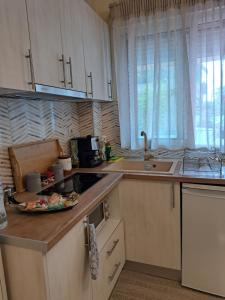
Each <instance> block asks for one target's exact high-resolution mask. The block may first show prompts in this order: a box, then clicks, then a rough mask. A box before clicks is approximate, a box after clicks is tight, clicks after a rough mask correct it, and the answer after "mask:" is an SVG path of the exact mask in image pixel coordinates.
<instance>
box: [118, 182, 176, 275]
mask: <svg viewBox="0 0 225 300" xmlns="http://www.w3.org/2000/svg"><path fill="white" fill-rule="evenodd" d="M120 199H121V209H122V215H123V218H124V223H125V245H126V246H125V248H126V259H127V260H130V261H134V262H139V263H144V264H149V265H155V266H159V267H165V268H170V269H176V270H180V268H181V263H180V260H181V258H180V256H181V248H180V243H181V237H180V187H179V184H173V183H171V182H157V181H149V180H146V181H141V180H132V179H125V180H123V181H122V183H121V185H120Z"/></svg>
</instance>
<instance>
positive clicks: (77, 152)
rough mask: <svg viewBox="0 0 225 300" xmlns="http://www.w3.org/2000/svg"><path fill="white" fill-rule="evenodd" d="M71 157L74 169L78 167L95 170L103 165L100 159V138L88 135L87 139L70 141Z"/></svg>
mask: <svg viewBox="0 0 225 300" xmlns="http://www.w3.org/2000/svg"><path fill="white" fill-rule="evenodd" d="M70 145H71V157H72V164H73V166H74V167H76V166H77V165H78V161H79V166H80V167H81V168H93V167H96V166H98V165H100V164H101V163H102V159H101V157H100V151H99V150H100V147H99V138H98V137H97V136H91V135H88V136H86V137H77V138H73V139H71V140H70Z"/></svg>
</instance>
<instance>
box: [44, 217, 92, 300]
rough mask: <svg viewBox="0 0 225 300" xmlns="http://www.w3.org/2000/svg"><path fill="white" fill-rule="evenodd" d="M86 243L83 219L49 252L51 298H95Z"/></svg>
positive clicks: (86, 299) (88, 299) (53, 299)
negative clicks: (93, 296)
mask: <svg viewBox="0 0 225 300" xmlns="http://www.w3.org/2000/svg"><path fill="white" fill-rule="evenodd" d="M85 243H86V241H85V225H84V222H83V220H82V221H80V222H79V223H78V224H76V225H75V226H74V227H73V228H72V229H71V230H70V231H69V232H68V233H67V234H66V235H65V236H64V237H63V238H62V239H61V240H60V241H59V242H58V243H57V244H56V245H55V246H54V247H53V248H52V249H51V250H50V251H49V252H48V253H47V259H46V262H47V274H48V284H49V291H50V299H51V300H62V299H66V300H74V299H79V300H91V299H92V289H91V279H90V272H89V265H88V249H87V247H86V246H85Z"/></svg>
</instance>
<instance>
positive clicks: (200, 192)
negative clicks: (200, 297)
mask: <svg viewBox="0 0 225 300" xmlns="http://www.w3.org/2000/svg"><path fill="white" fill-rule="evenodd" d="M182 285H183V286H186V287H190V288H193V289H197V290H200V291H204V292H208V293H211V294H215V295H219V296H223V297H224V296H225V187H223V186H211V185H197V184H183V186H182Z"/></svg>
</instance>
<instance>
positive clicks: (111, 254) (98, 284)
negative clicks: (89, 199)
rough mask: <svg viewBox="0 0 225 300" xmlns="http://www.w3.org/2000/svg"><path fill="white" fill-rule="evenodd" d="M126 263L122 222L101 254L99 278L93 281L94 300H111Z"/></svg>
mask: <svg viewBox="0 0 225 300" xmlns="http://www.w3.org/2000/svg"><path fill="white" fill-rule="evenodd" d="M124 263H125V251H124V230H123V222H120V224H119V225H118V226H117V228H116V229H115V231H114V232H113V234H112V235H111V237H110V238H109V240H108V241H107V243H106V244H105V246H104V247H103V249H102V250H101V252H100V268H99V276H98V279H97V280H93V281H92V286H93V300H107V299H109V296H110V294H111V292H112V290H113V288H114V286H115V284H116V281H117V279H118V276H119V274H120V272H121V270H122V268H123V265H124Z"/></svg>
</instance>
